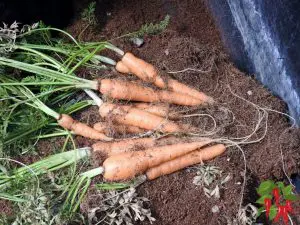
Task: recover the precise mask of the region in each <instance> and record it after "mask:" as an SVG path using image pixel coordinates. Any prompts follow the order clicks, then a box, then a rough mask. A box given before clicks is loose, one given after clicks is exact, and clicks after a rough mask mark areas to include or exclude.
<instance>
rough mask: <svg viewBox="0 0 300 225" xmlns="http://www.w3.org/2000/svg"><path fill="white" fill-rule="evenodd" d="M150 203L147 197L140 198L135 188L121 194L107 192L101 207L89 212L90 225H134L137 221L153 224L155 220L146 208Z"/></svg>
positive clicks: (104, 194)
mask: <svg viewBox="0 0 300 225" xmlns="http://www.w3.org/2000/svg"><path fill="white" fill-rule="evenodd" d="M148 201H149V199H147V198H145V197H139V196H138V194H137V193H136V189H135V188H133V187H132V188H129V189H127V190H125V191H121V192H118V191H108V192H105V193H103V200H102V201H101V203H100V206H99V207H96V208H93V209H90V210H89V211H88V218H89V224H102V222H103V223H107V224H110V225H121V224H126V225H133V224H134V222H136V221H145V220H149V222H150V223H152V222H154V221H155V218H154V217H152V215H151V211H150V209H149V208H146V206H145V203H146V202H148ZM97 215H101V217H100V218H99V217H98V216H97Z"/></svg>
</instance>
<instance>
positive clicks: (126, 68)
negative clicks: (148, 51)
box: [116, 52, 166, 88]
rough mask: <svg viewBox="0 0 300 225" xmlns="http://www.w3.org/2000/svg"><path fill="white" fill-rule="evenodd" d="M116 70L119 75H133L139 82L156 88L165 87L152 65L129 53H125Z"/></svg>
mask: <svg viewBox="0 0 300 225" xmlns="http://www.w3.org/2000/svg"><path fill="white" fill-rule="evenodd" d="M116 70H117V71H119V72H121V73H131V74H134V75H136V76H137V77H139V78H140V79H141V80H143V81H146V82H149V83H153V84H155V85H156V86H157V87H160V88H165V87H166V86H165V82H164V80H163V79H162V78H161V77H160V76H159V75H158V71H157V70H156V68H155V67H154V66H153V65H151V64H150V63H147V62H145V61H144V60H142V59H139V58H137V57H135V56H134V55H133V54H132V53H130V52H127V53H126V54H125V55H124V56H123V58H122V60H121V61H120V62H118V63H117V66H116Z"/></svg>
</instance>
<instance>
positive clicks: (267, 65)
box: [207, 0, 300, 126]
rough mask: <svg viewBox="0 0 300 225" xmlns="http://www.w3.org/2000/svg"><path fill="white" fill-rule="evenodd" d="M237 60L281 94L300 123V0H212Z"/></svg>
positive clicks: (216, 16)
mask: <svg viewBox="0 0 300 225" xmlns="http://www.w3.org/2000/svg"><path fill="white" fill-rule="evenodd" d="M207 3H208V5H209V8H210V9H211V11H212V14H213V16H214V17H215V19H216V21H217V24H218V26H219V29H220V31H221V34H222V39H223V42H224V45H225V47H226V49H227V50H228V52H229V54H230V56H231V58H232V60H233V61H234V63H235V64H236V65H237V66H238V67H239V68H240V69H241V70H243V71H246V72H248V73H250V74H255V76H256V78H257V79H258V80H259V81H261V83H263V84H264V85H265V86H266V87H267V88H269V89H270V90H271V91H272V92H273V93H274V94H275V95H277V96H279V97H281V98H282V99H283V100H284V101H285V102H286V103H287V105H288V108H289V112H290V115H291V116H292V117H294V118H295V119H296V122H297V124H298V126H299V125H300V13H299V12H300V1H299V0H263V1H262V0H208V1H207Z"/></svg>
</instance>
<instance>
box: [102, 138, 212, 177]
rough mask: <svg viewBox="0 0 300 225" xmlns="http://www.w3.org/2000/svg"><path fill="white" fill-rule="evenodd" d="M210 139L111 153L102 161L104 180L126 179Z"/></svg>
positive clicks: (178, 155)
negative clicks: (111, 154)
mask: <svg viewBox="0 0 300 225" xmlns="http://www.w3.org/2000/svg"><path fill="white" fill-rule="evenodd" d="M210 142H211V140H210V139H203V140H202V141H198V142H192V143H180V144H174V145H166V146H161V147H154V148H149V149H146V150H145V151H135V152H125V153H120V154H117V155H113V156H111V157H109V158H108V159H106V160H105V161H104V163H103V167H104V178H105V179H106V180H111V181H118V180H126V179H131V178H133V177H135V176H136V175H139V174H143V173H144V172H146V171H147V170H148V169H150V168H151V167H155V166H158V165H160V164H161V163H164V162H166V161H170V160H172V159H175V158H177V157H180V156H182V155H185V154H187V153H189V152H191V151H194V150H196V149H198V148H201V147H203V146H204V145H206V144H208V143H210Z"/></svg>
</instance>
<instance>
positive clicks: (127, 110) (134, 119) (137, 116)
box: [99, 103, 191, 133]
mask: <svg viewBox="0 0 300 225" xmlns="http://www.w3.org/2000/svg"><path fill="white" fill-rule="evenodd" d="M99 113H100V115H101V117H103V118H109V117H111V119H112V120H113V121H115V122H117V123H120V124H125V125H129V126H135V127H139V128H143V129H146V130H155V129H157V130H161V131H162V132H169V133H173V132H183V131H188V130H189V129H190V128H191V127H190V126H189V125H186V124H177V123H175V122H172V121H169V120H167V119H165V118H162V117H159V116H156V115H154V114H151V113H148V112H146V111H143V110H140V109H137V108H134V107H131V106H125V105H116V104H110V103H104V104H102V105H101V106H100V107H99Z"/></svg>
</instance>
